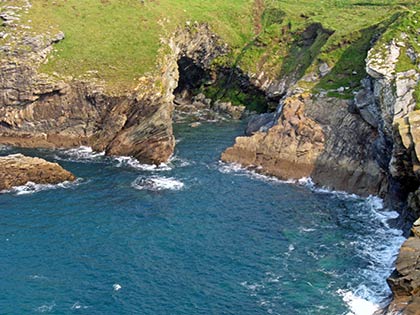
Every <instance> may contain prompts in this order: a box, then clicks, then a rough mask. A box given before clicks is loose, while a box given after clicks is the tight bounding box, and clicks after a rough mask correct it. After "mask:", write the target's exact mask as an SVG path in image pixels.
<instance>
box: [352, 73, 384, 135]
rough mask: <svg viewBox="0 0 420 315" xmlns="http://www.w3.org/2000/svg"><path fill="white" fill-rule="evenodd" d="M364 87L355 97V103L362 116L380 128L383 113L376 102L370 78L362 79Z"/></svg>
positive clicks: (373, 125)
mask: <svg viewBox="0 0 420 315" xmlns="http://www.w3.org/2000/svg"><path fill="white" fill-rule="evenodd" d="M362 86H363V89H361V90H360V91H359V92H357V94H356V95H355V97H354V104H355V105H356V108H357V111H358V112H359V114H360V115H361V116H362V118H363V119H364V120H365V121H366V122H367V123H368V124H370V125H371V126H372V127H374V128H378V126H379V123H380V121H381V114H380V112H379V111H378V107H377V105H376V103H375V95H374V94H373V91H372V85H371V82H370V80H369V79H364V80H362Z"/></svg>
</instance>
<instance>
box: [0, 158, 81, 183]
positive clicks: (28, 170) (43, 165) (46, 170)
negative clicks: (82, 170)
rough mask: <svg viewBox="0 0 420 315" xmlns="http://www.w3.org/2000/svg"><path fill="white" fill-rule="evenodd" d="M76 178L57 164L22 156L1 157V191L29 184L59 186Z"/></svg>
mask: <svg viewBox="0 0 420 315" xmlns="http://www.w3.org/2000/svg"><path fill="white" fill-rule="evenodd" d="M75 179H76V177H75V176H74V175H73V174H72V173H70V172H69V171H66V170H65V169H63V168H62V167H61V166H60V165H58V164H57V163H51V162H48V161H45V160H43V159H40V158H34V157H28V156H24V155H22V154H12V155H8V156H4V157H0V190H7V189H10V188H12V187H15V186H22V185H25V184H26V183H28V182H33V183H36V184H58V183H62V182H65V181H74V180H75Z"/></svg>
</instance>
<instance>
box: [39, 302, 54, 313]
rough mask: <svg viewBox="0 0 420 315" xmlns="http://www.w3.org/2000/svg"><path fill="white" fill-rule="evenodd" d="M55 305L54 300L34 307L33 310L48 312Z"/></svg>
mask: <svg viewBox="0 0 420 315" xmlns="http://www.w3.org/2000/svg"><path fill="white" fill-rule="evenodd" d="M55 306H56V304H55V302H51V303H48V304H43V305H41V306H39V307H37V308H35V311H36V312H38V313H49V312H51V311H52V310H53V309H54V307H55Z"/></svg>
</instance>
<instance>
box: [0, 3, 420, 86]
mask: <svg viewBox="0 0 420 315" xmlns="http://www.w3.org/2000/svg"><path fill="white" fill-rule="evenodd" d="M19 1H20V0H14V1H11V0H10V1H2V3H1V4H0V8H1V7H2V6H5V5H17V4H19ZM416 2H417V1H415V0H411V1H410V0H405V1H404V0H299V1H298V0H228V1H227V0H212V1H209V0H83V1H81V0H55V1H50V0H32V1H31V3H32V8H31V9H30V10H29V12H28V13H27V14H25V15H23V17H22V22H23V23H25V24H26V25H30V26H31V32H34V33H43V32H47V31H49V32H56V31H58V30H61V31H63V32H64V33H65V34H66V38H65V40H63V41H62V42H60V43H59V44H57V45H56V51H55V52H54V53H53V55H52V56H51V57H50V58H49V61H48V63H47V64H45V65H43V66H42V69H41V70H42V71H45V72H47V73H53V72H57V73H59V74H62V75H71V76H73V77H79V76H81V75H84V74H86V73H91V75H94V76H96V77H98V78H100V79H103V80H104V81H105V82H106V83H107V85H108V86H109V87H111V88H112V89H115V90H127V89H130V88H132V87H133V86H135V85H136V82H137V79H138V78H139V77H141V76H142V75H144V74H145V73H148V72H153V70H154V69H155V64H156V60H157V56H158V51H159V48H160V45H161V41H160V39H161V38H162V37H169V36H170V34H172V33H173V31H174V30H175V29H176V28H177V27H180V26H181V27H182V26H184V25H185V23H186V22H187V21H191V22H194V21H198V22H206V23H209V24H210V26H211V28H212V29H213V31H214V32H215V33H217V34H218V35H220V36H221V38H222V39H223V40H224V41H226V42H227V43H228V44H229V45H230V47H231V48H232V54H231V55H230V56H229V57H228V58H227V59H225V60H219V62H221V63H227V64H231V65H232V64H235V65H238V66H240V67H241V68H242V69H243V70H245V71H247V72H249V73H256V72H258V71H261V70H264V72H265V73H266V75H267V76H269V77H271V78H278V77H280V76H284V75H288V74H289V73H290V72H293V71H294V70H295V69H296V68H298V69H299V71H297V72H298V75H299V76H303V75H304V74H305V73H308V72H310V71H311V70H313V67H315V66H316V65H317V62H318V61H322V62H326V63H327V64H328V65H329V66H331V67H335V66H337V65H338V66H337V67H336V68H335V72H334V77H333V78H327V79H325V80H324V81H323V82H321V83H319V84H318V86H317V88H320V89H324V88H326V89H329V88H333V87H336V86H340V85H343V84H346V85H348V84H349V82H348V81H349V80H350V81H355V82H357V80H360V77H361V76H362V75H363V60H364V57H365V55H366V51H367V49H368V48H369V42H370V39H371V37H372V36H373V35H374V34H376V33H377V32H378V30H379V29H380V28H386V27H387V25H389V23H388V24H387V21H389V20H390V19H391V17H392V16H393V15H394V14H396V13H398V12H404V11H409V10H413V9H415V8H416V6H417V5H416ZM314 23H319V24H321V25H322V27H323V28H324V29H326V30H328V31H330V32H331V36H324V37H322V38H321V37H320V38H319V40H317V42H316V43H314V46H313V47H311V49H305V47H302V46H301V44H300V42H301V41H300V40H299V38H300V37H301V36H302V33H303V30H304V29H305V28H307V27H308V26H309V25H311V24H314ZM295 55H296V56H298V58H297V59H296V58H294V56H295ZM315 61H316V62H315ZM354 72H357V73H358V74H357V75H354V74H353V73H354ZM309 85H310V84H309Z"/></svg>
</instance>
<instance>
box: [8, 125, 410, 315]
mask: <svg viewBox="0 0 420 315" xmlns="http://www.w3.org/2000/svg"><path fill="white" fill-rule="evenodd" d="M243 128H244V126H243V124H241V123H218V124H203V125H201V126H200V127H199V128H194V129H192V128H190V127H188V126H177V127H176V134H177V138H178V139H179V141H178V144H177V149H176V154H175V157H174V158H173V159H172V161H171V162H170V163H168V164H167V165H162V166H161V167H159V168H156V167H150V166H149V167H146V166H144V165H141V164H139V163H138V162H136V161H134V160H132V159H130V158H117V159H116V158H107V157H104V156H103V155H102V154H95V153H93V152H89V150H88V149H87V148H82V149H81V150H80V151H81V153H80V154H79V155H78V153H77V151H74V150H73V151H63V150H61V151H48V150H32V151H31V150H22V149H20V150H17V149H10V148H3V149H2V151H1V152H0V153H1V154H2V155H4V154H7V153H11V152H22V153H25V154H32V155H38V156H41V157H44V158H46V159H48V160H50V161H58V162H59V163H60V164H61V165H63V166H64V167H65V168H67V169H68V170H70V171H72V172H73V173H74V174H76V175H77V176H78V177H79V178H80V179H79V180H78V182H77V183H74V184H67V185H61V186H58V187H37V186H36V185H30V186H31V187H29V188H28V187H23V188H20V189H17V190H16V189H15V190H13V191H10V192H7V193H2V194H0V292H1V293H0V313H1V314H36V313H51V314H73V313H75V314H151V315H152V314H153V315H156V314H186V315H193V314H206V315H207V314H238V315H247V314H249V315H251V314H252V315H253V314H282V315H289V314H290V315H293V314H323V315H325V314H357V315H359V314H372V313H373V312H374V310H375V309H377V307H378V305H379V304H380V303H382V302H383V299H384V298H386V297H387V295H388V294H389V291H388V289H387V287H386V283H385V278H386V276H387V275H388V274H389V273H390V272H391V270H392V261H393V259H394V256H395V255H396V253H397V251H398V246H399V245H400V244H401V243H402V241H403V238H402V237H401V231H399V230H396V229H393V228H391V227H389V226H388V224H387V223H386V221H387V219H388V218H392V217H395V216H396V213H394V212H389V211H385V210H382V209H381V202H380V200H378V199H376V198H369V199H367V200H366V199H360V198H357V197H356V196H349V195H346V194H333V193H329V192H326V191H324V190H317V189H314V188H313V187H311V186H310V185H299V184H297V185H295V184H290V183H284V182H281V181H278V180H275V179H272V178H267V177H263V176H260V175H255V174H253V173H250V172H247V171H244V170H241V169H239V168H237V167H235V166H231V165H225V164H222V163H220V162H219V157H220V154H221V152H222V151H223V150H224V149H225V148H226V147H228V146H229V145H231V144H232V143H233V141H234V137H235V136H236V135H239V134H241V133H242V131H243ZM21 191H24V193H19V192H21Z"/></svg>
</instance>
